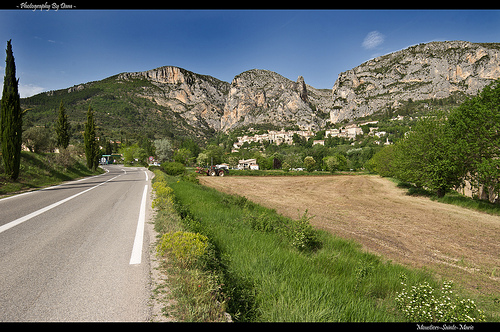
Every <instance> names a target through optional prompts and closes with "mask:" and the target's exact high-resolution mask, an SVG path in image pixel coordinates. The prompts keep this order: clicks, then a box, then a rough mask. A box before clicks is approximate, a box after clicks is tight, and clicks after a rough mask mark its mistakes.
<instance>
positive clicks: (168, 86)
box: [22, 41, 500, 139]
mask: <svg viewBox="0 0 500 332" xmlns="http://www.w3.org/2000/svg"><path fill="white" fill-rule="evenodd" d="M499 52H500V44H499V43H470V42H465V41H448V42H430V43H426V44H418V45H413V46H410V47H408V48H406V49H403V50H400V51H396V52H393V53H389V54H386V55H383V56H380V57H377V58H374V59H370V60H368V61H366V62H364V63H362V64H360V65H359V66H357V67H354V68H352V69H350V70H347V71H345V72H342V73H340V74H339V75H338V77H337V79H336V81H335V83H334V84H333V88H332V89H331V90H328V89H316V88H314V87H312V86H310V85H308V84H306V81H305V79H304V78H303V77H302V76H299V77H298V78H297V80H296V81H292V80H290V79H288V78H285V77H283V76H282V75H280V74H278V73H275V72H272V71H269V70H265V69H250V70H247V71H244V72H242V73H240V74H238V75H236V76H235V77H234V78H233V80H232V82H231V83H228V82H225V81H221V80H219V79H217V78H215V77H212V76H208V75H202V74H197V73H194V72H191V71H189V70H187V69H183V68H180V67H176V66H163V67H159V68H155V69H151V70H147V71H143V72H130V73H120V74H117V75H114V76H111V77H108V78H106V79H104V80H101V81H94V82H89V83H84V84H79V85H75V86H73V87H70V88H67V89H61V90H57V91H49V92H43V93H41V94H38V95H36V96H33V97H29V98H23V99H22V104H23V107H26V108H28V107H29V108H31V109H32V111H30V112H29V114H30V115H29V117H30V121H32V122H33V123H39V122H40V121H42V122H43V121H46V122H50V121H51V120H49V118H50V117H52V116H53V114H54V113H55V111H54V110H57V108H58V105H59V102H60V100H64V101H65V104H67V109H71V110H72V111H73V113H74V117H73V119H74V120H73V121H76V122H79V123H82V120H83V118H84V117H83V115H84V112H85V111H86V109H87V108H88V105H89V104H92V105H93V108H94V109H95V110H96V111H97V112H98V113H99V114H98V115H97V116H98V118H100V121H101V123H100V127H101V129H102V130H103V131H106V132H107V133H106V135H111V136H116V135H117V132H120V131H121V132H122V135H123V131H126V132H131V133H133V134H131V135H132V136H133V135H144V134H146V135H147V136H151V137H152V138H154V137H161V136H171V137H173V136H178V135H186V136H194V137H196V138H198V139H206V138H207V137H209V136H211V135H214V134H215V133H217V132H230V131H231V130H234V129H236V128H239V127H245V126H252V125H266V126H272V127H280V128H282V127H290V126H298V127H299V128H301V129H310V130H319V129H323V128H326V127H327V126H329V125H332V124H335V123H338V122H343V121H344V122H348V121H353V120H355V119H357V118H360V117H365V116H368V115H371V114H374V113H377V112H382V111H384V110H387V109H390V110H391V111H396V112H397V111H398V109H399V108H401V107H402V106H403V105H404V104H405V103H406V102H408V101H421V100H424V101H425V100H436V99H439V100H445V99H446V98H450V96H459V97H460V98H462V99H463V98H465V97H467V96H472V95H475V94H476V93H477V92H478V91H480V90H481V89H482V88H483V87H484V86H486V85H487V84H489V83H491V82H492V81H493V80H496V79H498V78H500V60H499V55H500V54H499ZM56 105H57V106H56ZM113 126H114V127H113Z"/></svg>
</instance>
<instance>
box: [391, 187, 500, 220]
mask: <svg viewBox="0 0 500 332" xmlns="http://www.w3.org/2000/svg"><path fill="white" fill-rule="evenodd" d="M390 180H391V181H393V182H394V183H396V185H397V186H398V188H403V189H407V192H406V194H407V195H410V196H424V197H429V198H430V199H432V200H433V201H437V202H440V203H446V204H452V205H456V206H460V207H463V208H466V209H471V210H476V211H480V212H485V213H488V214H493V215H497V216H500V204H496V203H490V202H488V201H485V200H480V199H477V198H471V197H467V196H464V195H462V194H459V193H458V192H456V191H453V190H449V191H448V192H447V193H446V194H445V195H444V196H443V197H437V195H436V194H435V193H433V192H431V191H428V190H426V189H424V188H421V187H416V186H414V185H412V184H410V183H406V182H401V181H399V180H397V179H394V178H390Z"/></svg>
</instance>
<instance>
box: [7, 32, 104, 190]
mask: <svg viewBox="0 0 500 332" xmlns="http://www.w3.org/2000/svg"><path fill="white" fill-rule="evenodd" d="M6 53H7V56H6V60H5V63H6V66H5V76H4V85H3V92H2V99H1V103H0V143H1V152H2V160H3V166H4V173H5V175H6V176H7V177H8V178H10V179H11V180H16V179H17V178H18V177H19V170H20V163H21V148H22V143H23V140H24V142H25V144H26V146H27V147H28V148H29V149H30V150H31V151H32V152H38V151H40V150H41V149H42V145H46V144H47V142H48V141H49V137H48V133H47V132H46V131H45V130H44V129H43V128H39V127H32V128H29V129H28V130H26V132H25V133H24V138H23V115H24V114H25V113H26V112H27V111H29V110H21V104H20V96H19V87H18V85H19V79H16V64H15V59H14V55H13V51H12V43H11V40H8V41H7V49H6ZM69 130H70V125H69V121H68V116H67V114H66V110H65V108H64V104H63V102H62V101H61V103H60V106H59V113H58V118H57V121H56V124H55V134H56V135H55V136H56V142H55V144H56V146H57V147H58V148H59V149H67V148H68V145H69V139H70V135H69ZM84 142H85V155H86V158H87V167H88V168H89V169H91V170H92V171H95V169H96V168H97V166H98V163H99V156H100V153H99V144H98V143H97V138H96V136H95V122H94V118H93V110H92V107H89V110H88V112H87V122H86V124H85V133H84Z"/></svg>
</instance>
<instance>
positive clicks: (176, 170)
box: [161, 161, 186, 176]
mask: <svg viewBox="0 0 500 332" xmlns="http://www.w3.org/2000/svg"><path fill="white" fill-rule="evenodd" d="M161 168H163V170H164V171H165V173H167V174H168V175H173V176H177V175H181V174H184V172H185V171H186V167H185V166H184V165H183V164H181V163H178V162H175V161H174V162H166V163H162V164H161Z"/></svg>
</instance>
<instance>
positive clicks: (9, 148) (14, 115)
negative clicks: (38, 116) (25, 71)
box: [0, 40, 23, 180]
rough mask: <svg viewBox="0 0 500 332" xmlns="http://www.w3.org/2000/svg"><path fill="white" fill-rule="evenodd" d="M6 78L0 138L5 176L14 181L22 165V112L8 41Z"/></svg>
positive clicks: (10, 47)
mask: <svg viewBox="0 0 500 332" xmlns="http://www.w3.org/2000/svg"><path fill="white" fill-rule="evenodd" d="M6 51H7V58H6V60H5V63H6V66H5V77H4V81H3V94H2V101H1V105H0V108H1V112H0V114H1V120H0V136H1V141H2V156H3V162H4V168H5V174H6V175H7V176H9V177H10V178H11V179H12V180H16V179H17V178H18V176H19V166H20V164H21V142H22V126H23V119H22V112H21V104H20V101H19V91H18V84H19V80H17V79H16V64H15V62H14V55H13V54H12V45H11V40H9V41H7V50H6Z"/></svg>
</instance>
